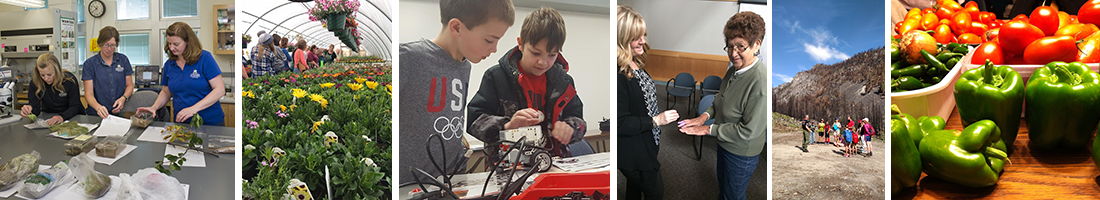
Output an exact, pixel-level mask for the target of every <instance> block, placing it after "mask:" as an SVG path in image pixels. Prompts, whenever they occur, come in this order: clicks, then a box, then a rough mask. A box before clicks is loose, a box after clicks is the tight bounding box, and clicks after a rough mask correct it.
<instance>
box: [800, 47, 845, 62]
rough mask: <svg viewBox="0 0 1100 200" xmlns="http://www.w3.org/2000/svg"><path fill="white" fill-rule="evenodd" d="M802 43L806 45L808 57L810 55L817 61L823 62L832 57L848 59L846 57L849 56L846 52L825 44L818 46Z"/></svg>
mask: <svg viewBox="0 0 1100 200" xmlns="http://www.w3.org/2000/svg"><path fill="white" fill-rule="evenodd" d="M802 45H803V46H805V47H806V53H808V54H810V57H812V58H813V59H814V60H815V61H817V62H825V61H828V60H830V59H833V58H835V59H837V60H844V59H848V57H851V56H848V54H846V53H844V52H840V51H837V50H836V49H835V48H833V47H830V46H827V45H820V46H819V45H813V44H809V43H803V44H802Z"/></svg>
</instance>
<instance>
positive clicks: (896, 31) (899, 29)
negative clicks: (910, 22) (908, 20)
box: [894, 21, 905, 33]
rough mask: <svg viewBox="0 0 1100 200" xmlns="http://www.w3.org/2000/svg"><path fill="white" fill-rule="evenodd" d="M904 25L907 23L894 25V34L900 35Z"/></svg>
mask: <svg viewBox="0 0 1100 200" xmlns="http://www.w3.org/2000/svg"><path fill="white" fill-rule="evenodd" d="M902 23H905V21H900V22H898V23H896V24H894V32H895V33H900V32H901V24H902Z"/></svg>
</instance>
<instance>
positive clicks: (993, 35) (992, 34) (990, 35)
mask: <svg viewBox="0 0 1100 200" xmlns="http://www.w3.org/2000/svg"><path fill="white" fill-rule="evenodd" d="M1000 32H1001V28H995V29H989V30H988V31H985V36H984V37H985V41H992V40H994V39H997V36H998V35H999V34H1000Z"/></svg>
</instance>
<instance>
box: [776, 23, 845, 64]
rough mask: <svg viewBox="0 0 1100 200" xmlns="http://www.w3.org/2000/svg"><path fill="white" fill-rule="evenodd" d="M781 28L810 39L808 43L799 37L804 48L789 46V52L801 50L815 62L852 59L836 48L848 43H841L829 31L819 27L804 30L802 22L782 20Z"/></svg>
mask: <svg viewBox="0 0 1100 200" xmlns="http://www.w3.org/2000/svg"><path fill="white" fill-rule="evenodd" d="M779 26H781V27H784V28H788V29H789V30H790V32H791V33H795V32H802V33H803V34H805V35H806V36H808V37H805V38H809V41H807V40H806V39H803V38H804V37H799V38H798V39H797V40H798V41H799V42H802V46H801V47H798V46H787V48H788V50H787V52H796V51H799V50H801V51H804V52H806V53H807V54H810V57H812V58H813V59H814V61H817V62H826V61H830V60H834V59H835V60H844V59H848V58H849V57H851V56H849V55H848V54H846V53H844V52H840V51H839V50H837V49H836V48H835V47H834V46H838V45H840V46H842V45H844V44H846V43H845V42H844V41H841V40H840V39H839V38H837V37H836V36H833V34H832V33H831V32H829V30H825V28H822V27H817V28H813V29H806V28H803V27H802V25H801V22H799V21H797V20H796V21H794V22H791V21H787V20H780V21H779ZM803 70H805V69H803Z"/></svg>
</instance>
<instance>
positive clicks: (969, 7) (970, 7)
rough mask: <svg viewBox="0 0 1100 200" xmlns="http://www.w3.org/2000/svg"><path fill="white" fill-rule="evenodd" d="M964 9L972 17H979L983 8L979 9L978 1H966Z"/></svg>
mask: <svg viewBox="0 0 1100 200" xmlns="http://www.w3.org/2000/svg"><path fill="white" fill-rule="evenodd" d="M963 10H964V11H966V13H970V18H971V19H978V15H981V14H982V11H981V10H978V2H974V1H970V2H966V6H963Z"/></svg>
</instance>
